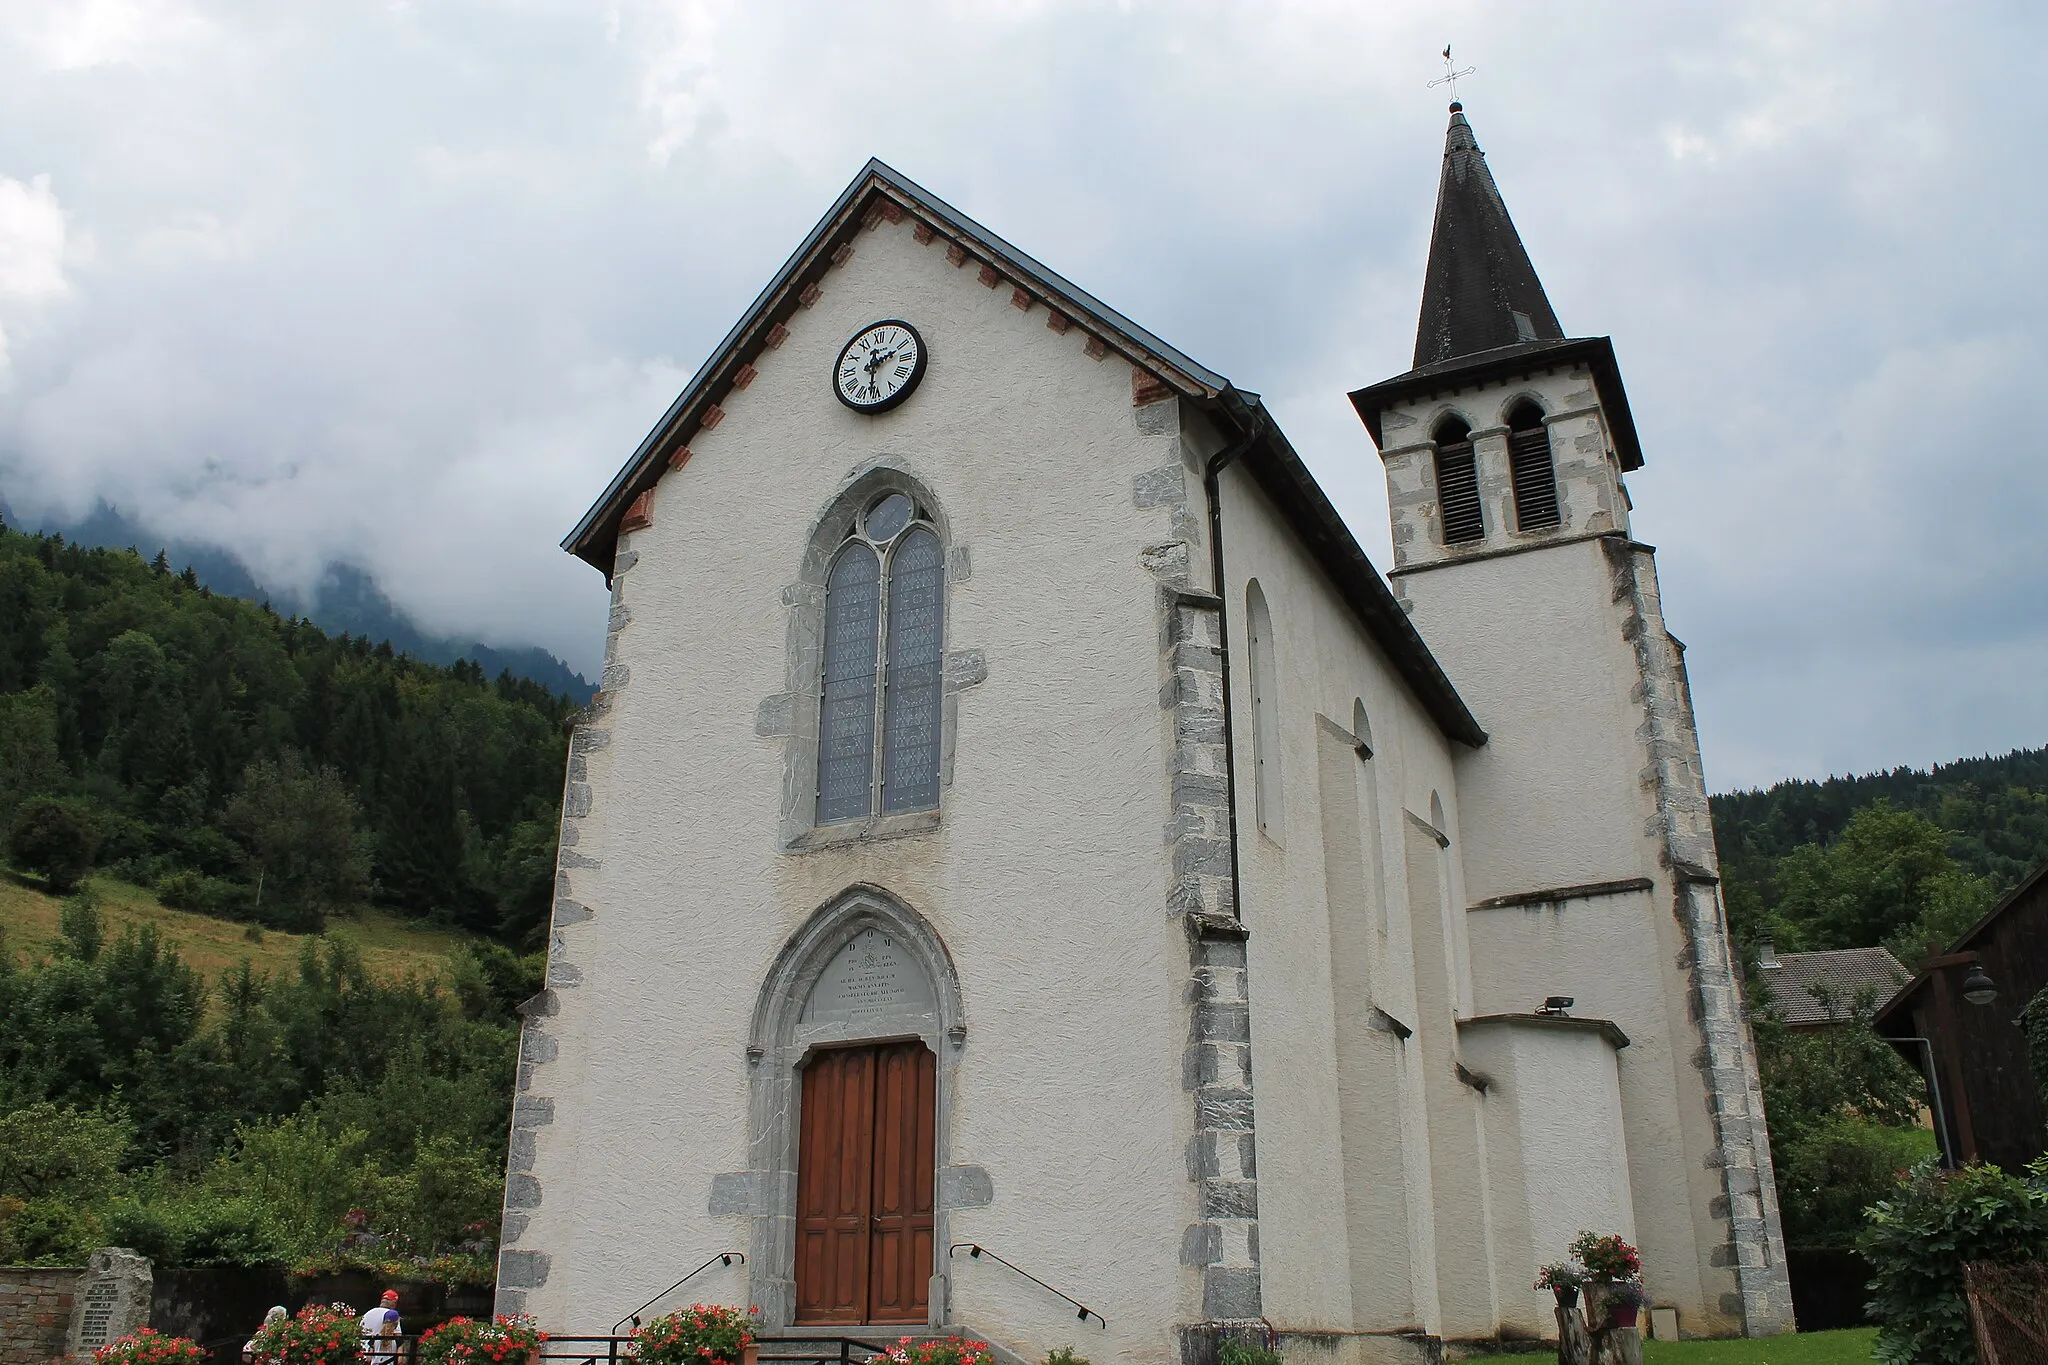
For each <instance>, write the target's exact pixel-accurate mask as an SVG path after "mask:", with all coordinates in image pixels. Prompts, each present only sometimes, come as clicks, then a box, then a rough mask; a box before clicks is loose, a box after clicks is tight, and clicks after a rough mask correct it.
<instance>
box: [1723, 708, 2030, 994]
mask: <svg viewBox="0 0 2048 1365" xmlns="http://www.w3.org/2000/svg"><path fill="white" fill-rule="evenodd" d="M1713 807H1714V832H1715V838H1716V840H1717V842H1718V844H1719V847H1720V853H1721V872H1722V876H1723V878H1724V879H1725V881H1724V885H1725V888H1726V893H1727V897H1728V910H1729V916H1730V920H1731V923H1732V924H1733V925H1734V927H1735V929H1736V932H1737V936H1738V937H1739V938H1741V939H1743V940H1744V941H1745V943H1746V944H1748V945H1750V946H1751V947H1752V948H1753V946H1754V941H1755V940H1756V939H1757V938H1760V937H1764V936H1775V937H1776V939H1777V940H1778V945H1779V946H1780V947H1781V948H1793V949H1800V948H1804V949H1818V948H1859V947H1868V946H1871V945H1875V944H1880V943H1884V944H1889V945H1890V946H1891V947H1892V949H1893V951H1895V952H1897V953H1898V954H1899V956H1900V957H1901V958H1904V959H1906V960H1908V961H1912V960H1914V959H1915V958H1916V957H1917V956H1918V955H1919V951H1920V948H1921V946H1922V945H1923V944H1924V943H1925V942H1926V941H1927V940H1928V939H1930V938H1931V939H1939V940H1942V941H1944V942H1946V941H1947V940H1948V939H1950V938H1952V937H1954V936H1955V935H1956V934H1958V933H1960V932H1962V930H1964V929H1966V928H1968V927H1969V925H1970V924H1971V923H1972V922H1973V921H1974V920H1975V919H1976V918H1977V917H1978V916H1979V915H1981V914H1982V913H1983V912H1984V911H1985V910H1988V909H1989V908H1990V907H1991V905H1992V904H1993V903H1994V902H1995V901H1996V899H1997V898H1998V897H1999V896H2000V895H2003V894H2004V893H2005V892H2006V891H2008V890H2010V889H2011V888H2012V887H2013V886H2014V885H2016V884H2017V883H2018V882H2019V880H2020V878H2021V877H2023V876H2025V875H2026V874H2027V873H2028V872H2030V871H2032V870H2033V869H2034V868H2035V867H2037V866H2039V865H2040V864H2041V863H2042V862H2044V861H2048V749H2016V750H2014V751H2013V752H2011V753H2009V754H2006V755H2004V756H2002V757H1996V758H1993V757H1984V758H1966V759H1959V760H1958V761H1956V762H1954V763H1944V764H1940V765H1938V766H1937V767H1935V768H1934V770H1933V771H1931V772H1923V771H1920V770H1919V769H1916V768H1894V769H1892V770H1891V771H1890V772H1886V773H1873V774H1871V775H1869V776H1865V777H1831V778H1828V779H1827V780H1825V781H1822V782H1811V781H1805V780H1794V781H1786V782H1780V783H1777V784H1776V785H1774V786H1772V787H1768V788H1766V789H1764V790H1762V791H1743V792H1729V793H1726V794H1724V795H1720V796H1716V797H1714V798H1713Z"/></svg>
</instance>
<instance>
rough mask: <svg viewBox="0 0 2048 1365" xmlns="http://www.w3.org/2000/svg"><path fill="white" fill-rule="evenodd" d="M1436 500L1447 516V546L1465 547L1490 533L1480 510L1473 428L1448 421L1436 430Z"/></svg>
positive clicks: (1458, 422) (1461, 423) (1452, 420)
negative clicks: (1468, 542) (1473, 447)
mask: <svg viewBox="0 0 2048 1365" xmlns="http://www.w3.org/2000/svg"><path fill="white" fill-rule="evenodd" d="M1436 501H1437V508H1438V510H1439V511H1440V512H1441V513H1442V515H1443V524H1444V544H1446V545H1461V544H1464V543H1465V542H1466V541H1472V540H1478V539H1480V538H1482V537H1483V536H1485V534H1486V517H1485V516H1484V514H1482V513H1481V512H1480V510H1479V465H1478V463H1477V461H1476V460H1475V459H1474V457H1473V453H1472V428H1470V427H1469V426H1467V425H1465V423H1463V422H1461V421H1459V420H1458V419H1457V418H1455V417H1452V418H1447V419H1446V420H1445V421H1444V422H1443V423H1442V424H1441V425H1439V426H1438V427H1437V429H1436Z"/></svg>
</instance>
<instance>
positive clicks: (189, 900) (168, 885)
mask: <svg viewBox="0 0 2048 1365" xmlns="http://www.w3.org/2000/svg"><path fill="white" fill-rule="evenodd" d="M156 898H157V899H158V900H160V901H162V902H163V903H164V904H165V905H168V906H170V907H171V909H173V910H189V911H191V912H193V913H194V914H199V915H212V916H213V917H214V918H216V919H248V918H249V917H250V915H251V914H252V913H253V912H254V902H255V893H254V892H253V891H252V890H251V888H249V887H247V886H244V885H243V884H242V883H240V882H232V881H229V880H228V879H227V878H225V877H209V876H206V875H205V874H203V873H199V872H194V871H192V870H190V869H189V868H180V869H178V870H177V871H175V872H170V873H166V874H165V875H164V876H162V877H159V878H158V879H157V883H156Z"/></svg>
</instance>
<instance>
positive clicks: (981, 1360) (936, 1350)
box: [882, 1337, 995, 1365]
mask: <svg viewBox="0 0 2048 1365" xmlns="http://www.w3.org/2000/svg"><path fill="white" fill-rule="evenodd" d="M882 1355H883V1357H884V1358H885V1359H888V1360H893V1361H895V1362H896V1365H995V1354H994V1352H992V1351H990V1350H989V1348H988V1343H987V1342H985V1341H970V1340H968V1339H967V1338H966V1337H947V1338H946V1339H945V1340H943V1341H918V1340H916V1339H914V1338H912V1337H900V1338H898V1339H897V1342H896V1344H895V1345H894V1346H891V1347H889V1348H888V1349H887V1350H885V1351H883V1352H882Z"/></svg>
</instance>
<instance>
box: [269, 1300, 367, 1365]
mask: <svg viewBox="0 0 2048 1365" xmlns="http://www.w3.org/2000/svg"><path fill="white" fill-rule="evenodd" d="M361 1331H362V1329H361V1328H360V1327H359V1326H358V1325H357V1323H356V1311H355V1309H353V1308H350V1307H349V1306H348V1305H347V1304H345V1303H330V1304H318V1303H309V1304H307V1305H306V1306H305V1307H304V1308H301V1309H300V1310H299V1311H298V1313H297V1314H295V1315H294V1316H292V1317H289V1318H286V1319H284V1320H283V1321H281V1322H272V1323H266V1324H264V1326H263V1329H262V1330H261V1331H259V1332H257V1333H256V1335H255V1336H254V1337H253V1338H251V1339H250V1342H249V1345H250V1348H251V1349H250V1352H249V1354H250V1356H251V1357H252V1358H253V1359H254V1360H255V1361H256V1362H258V1365H359V1362H360V1361H361V1360H362V1358H363V1350H362V1335H361Z"/></svg>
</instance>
